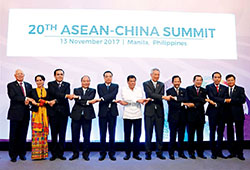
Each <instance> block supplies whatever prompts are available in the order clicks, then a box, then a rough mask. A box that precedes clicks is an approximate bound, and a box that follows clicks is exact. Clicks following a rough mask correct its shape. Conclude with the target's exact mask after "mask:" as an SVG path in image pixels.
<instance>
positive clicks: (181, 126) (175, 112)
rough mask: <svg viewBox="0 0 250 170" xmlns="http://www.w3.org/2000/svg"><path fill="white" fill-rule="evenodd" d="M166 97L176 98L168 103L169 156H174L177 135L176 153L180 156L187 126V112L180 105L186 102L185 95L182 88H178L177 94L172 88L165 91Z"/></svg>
mask: <svg viewBox="0 0 250 170" xmlns="http://www.w3.org/2000/svg"><path fill="white" fill-rule="evenodd" d="M167 95H171V96H174V97H177V100H170V101H168V108H169V111H168V122H169V129H170V143H169V154H170V155H173V154H174V150H175V148H174V145H175V142H176V134H177V133H178V153H179V155H181V154H183V141H184V135H185V128H186V124H187V110H186V108H185V106H181V103H183V102H186V101H187V94H186V90H185V89H184V88H179V94H177V92H176V90H175V88H174V87H172V88H170V89H168V90H167Z"/></svg>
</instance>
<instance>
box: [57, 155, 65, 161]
mask: <svg viewBox="0 0 250 170" xmlns="http://www.w3.org/2000/svg"><path fill="white" fill-rule="evenodd" d="M58 158H59V159H61V160H63V161H65V160H66V157H64V156H58Z"/></svg>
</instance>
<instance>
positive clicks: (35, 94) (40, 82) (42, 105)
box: [31, 75, 55, 160]
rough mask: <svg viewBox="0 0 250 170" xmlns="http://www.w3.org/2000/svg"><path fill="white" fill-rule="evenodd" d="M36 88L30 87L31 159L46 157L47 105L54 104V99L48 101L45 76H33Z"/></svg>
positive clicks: (47, 132)
mask: <svg viewBox="0 0 250 170" xmlns="http://www.w3.org/2000/svg"><path fill="white" fill-rule="evenodd" d="M35 81H36V84H37V88H35V89H32V92H31V98H32V99H34V100H33V101H32V108H31V110H32V122H31V126H32V154H31V159H32V160H39V159H40V160H41V159H46V158H47V157H48V141H47V139H48V134H49V125H48V116H47V107H51V106H53V105H54V104H55V100H50V101H48V96H47V90H46V89H45V88H44V81H45V77H44V76H43V75H37V76H36V77H35Z"/></svg>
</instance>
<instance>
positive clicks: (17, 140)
mask: <svg viewBox="0 0 250 170" xmlns="http://www.w3.org/2000/svg"><path fill="white" fill-rule="evenodd" d="M23 87H24V88H25V91H26V96H27V97H29V96H30V91H31V90H32V86H31V84H29V83H27V82H23ZM7 90H8V96H9V98H10V107H9V111H8V119H9V120H10V134H9V135H10V136H9V156H10V157H11V158H14V159H15V158H17V156H18V155H19V156H25V154H26V146H25V144H26V137H27V132H28V126H29V119H30V111H29V105H25V104H24V102H25V97H26V96H24V94H23V92H22V90H21V87H20V85H19V83H18V82H17V81H14V82H11V83H9V84H8V85H7Z"/></svg>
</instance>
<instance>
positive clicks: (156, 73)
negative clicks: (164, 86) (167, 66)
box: [150, 70, 160, 82]
mask: <svg viewBox="0 0 250 170" xmlns="http://www.w3.org/2000/svg"><path fill="white" fill-rule="evenodd" d="M150 75H151V78H152V80H153V81H154V82H156V81H158V80H159V78H160V72H159V71H157V70H154V71H153V72H152V73H151V74H150Z"/></svg>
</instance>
